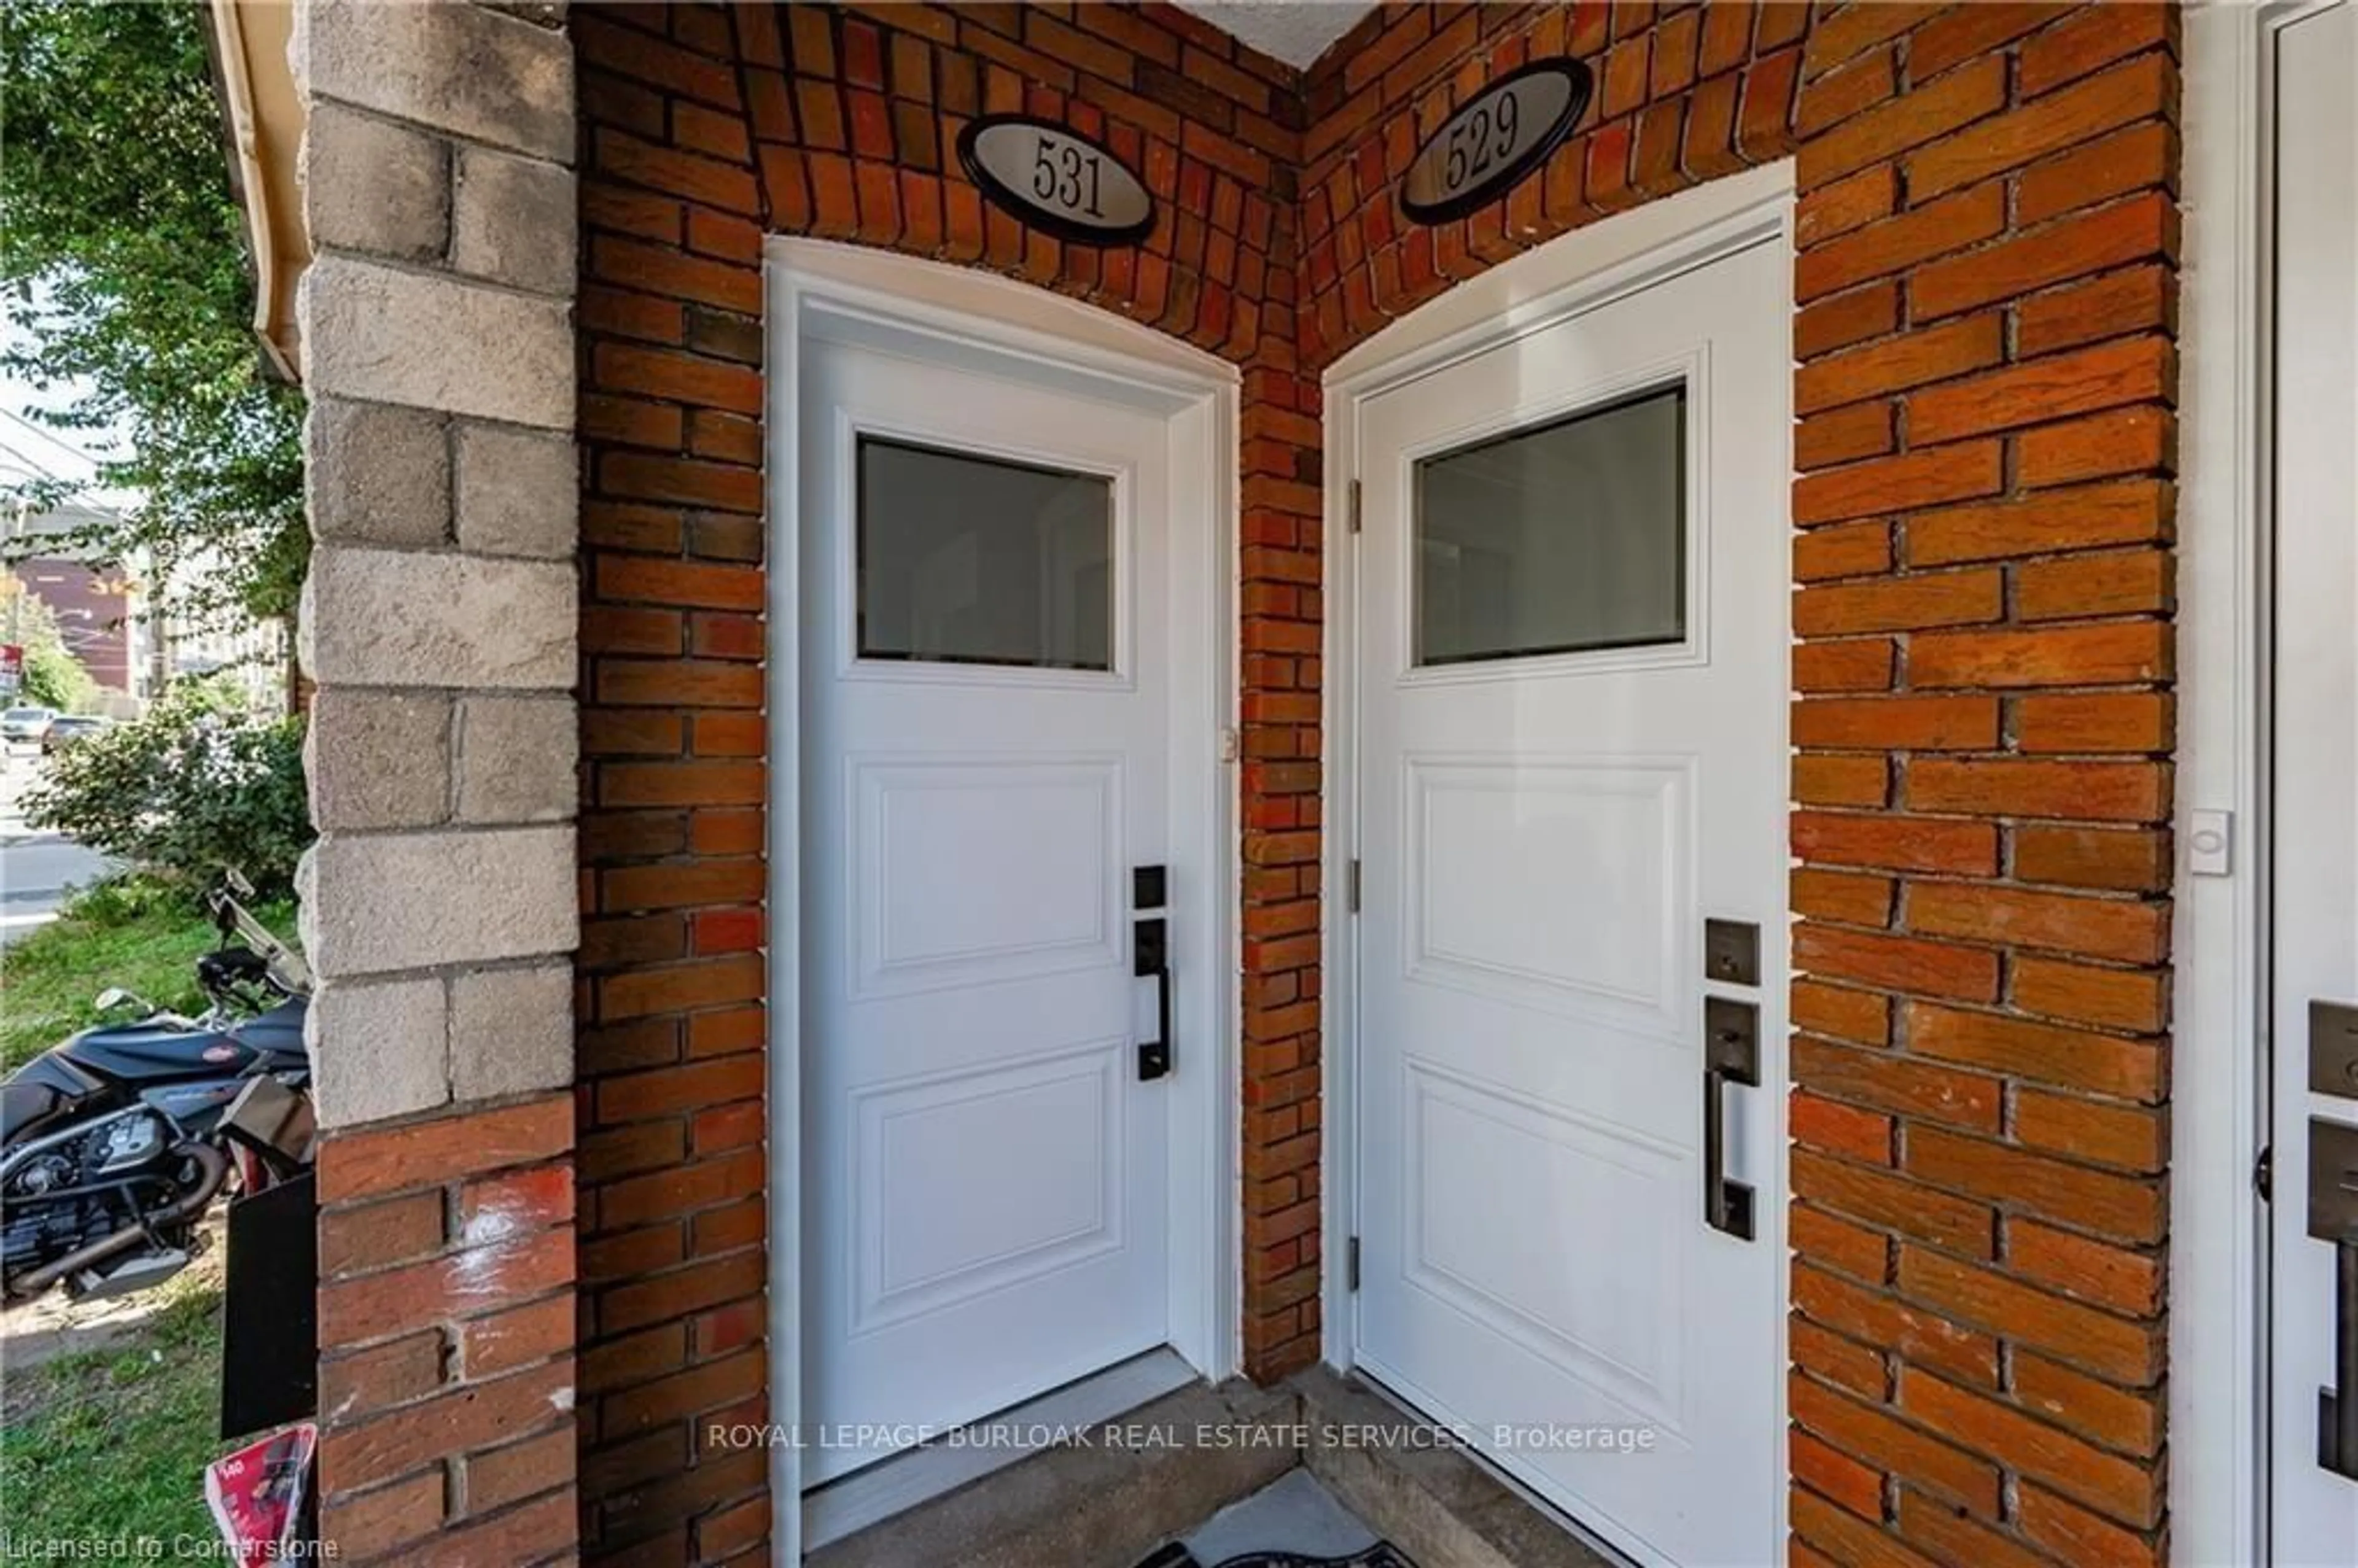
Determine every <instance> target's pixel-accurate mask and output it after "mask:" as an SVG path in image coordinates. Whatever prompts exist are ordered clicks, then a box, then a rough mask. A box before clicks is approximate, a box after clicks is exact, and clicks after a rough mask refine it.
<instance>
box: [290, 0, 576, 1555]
mask: <svg viewBox="0 0 2358 1568" xmlns="http://www.w3.org/2000/svg"><path fill="white" fill-rule="evenodd" d="M290 54H291V59H292V64H293V67H294V71H295V77H296V81H297V89H298V91H299V92H300V93H301V95H302V97H303V100H304V103H305V106H306V111H307V115H308V120H307V128H306V133H305V137H304V145H303V151H302V157H301V165H300V169H301V176H302V182H303V191H304V195H303V211H304V220H305V223H306V227H307V229H308V234H309V238H310V242H311V245H312V259H311V263H310V265H309V268H308V271H307V273H306V275H305V277H304V281H303V285H302V288H301V292H300V297H299V300H298V305H297V326H298V330H299V332H300V339H301V366H302V373H303V379H304V384H305V386H306V389H307V391H308V393H309V395H310V399H311V406H310V414H309V417H308V422H307V425H306V427H305V433H304V437H305V455H306V459H307V466H308V507H309V514H310V520H311V529H312V535H313V546H314V547H313V556H312V564H311V575H310V578H309V580H308V582H307V584H306V585H305V589H304V595H303V606H302V614H301V637H300V643H299V647H298V654H299V657H300V659H301V661H302V664H303V666H304V669H305V671H306V673H307V674H308V676H310V677H311V679H312V680H313V681H314V682H315V683H317V697H316V701H315V706H314V708H313V714H312V724H311V730H310V738H309V743H308V748H309V749H308V772H309V776H310V787H311V804H312V810H313V815H314V816H315V819H316V820H317V822H318V825H319V834H320V837H319V844H318V846H317V847H316V848H315V849H313V850H312V852H311V854H310V855H309V856H308V858H307V860H306V862H305V864H304V867H303V870H302V873H301V877H300V892H301V894H302V917H301V918H302V926H303V936H304V940H305V943H306V945H307V947H308V951H309V954H310V957H311V961H312V965H313V968H314V969H315V970H316V972H317V973H318V975H319V995H318V998H317V1000H316V1003H315V1005H314V1007H313V1009H312V1012H311V1022H310V1045H311V1053H312V1058H313V1064H314V1067H315V1071H316V1081H317V1087H318V1096H319V1114H320V1119H321V1124H322V1126H323V1127H324V1128H325V1129H326V1130H327V1134H326V1140H325V1143H324V1146H323V1149H322V1152H321V1156H320V1195H321V1200H322V1204H323V1208H322V1211H321V1217H320V1258H321V1272H322V1279H321V1281H320V1354H321V1369H320V1370H321V1404H322V1410H321V1417H322V1422H323V1426H324V1432H323V1437H322V1449H321V1472H320V1482H321V1492H322V1519H321V1530H322V1535H323V1537H324V1538H326V1539H328V1540H330V1541H334V1543H335V1545H336V1547H337V1550H338V1552H339V1554H340V1555H341V1557H343V1558H344V1559H345V1560H348V1561H352V1560H357V1561H361V1562H367V1561H371V1560H373V1559H376V1558H379V1557H386V1558H390V1557H396V1556H399V1557H407V1556H412V1555H415V1554H416V1552H418V1551H420V1550H422V1549H427V1548H426V1541H427V1538H428V1537H433V1538H435V1545H434V1546H433V1547H432V1548H431V1549H430V1550H432V1551H433V1552H435V1553H436V1554H437V1555H453V1556H455V1557H462V1558H466V1559H468V1560H481V1561H487V1562H488V1561H503V1562H516V1563H524V1562H537V1561H540V1560H542V1559H543V1558H544V1557H548V1556H552V1555H564V1554H567V1553H568V1552H570V1550H571V1546H572V1543H573V1541H574V1540H575V1538H576V1527H575V1523H574V1516H575V1504H574V1487H573V1470H574V1459H573V1455H574V1452H575V1447H576V1444H575V1436H574V1433H573V1430H572V1414H571V1411H572V1404H573V1386H574V1381H575V1375H574V1356H573V1353H574V1341H575V1334H574V1322H573V1315H574V1314H573V1303H572V1298H571V1284H572V1281H573V1278H574V1237H573V1185H572V1183H573V1169H572V1162H571V1144H572V1116H571V1095H570V1087H571V1084H572V1081H573V1017H572V995H573V964H572V953H573V949H574V948H575V946H577V945H578V943H579V914H578V899H577V895H576V892H575V870H574V868H575V864H576V850H575V835H574V818H575V816H576V806H577V801H576V795H577V784H576V777H575V775H576V755H577V750H578V744H577V729H578V719H577V710H576V703H575V698H574V690H573V688H574V685H575V681H576V678H577V677H576V662H577V661H576V643H577V625H578V609H577V599H578V590H577V568H576V566H575V559H574V557H575V553H576V535H577V517H578V513H579V481H578V478H577V466H576V458H575V455H574V444H573V433H574V432H573V427H574V410H575V405H576V398H575V386H574V339H573V299H574V294H575V289H576V272H577V267H576V261H575V239H574V235H575V229H576V224H575V219H574V209H575V194H574V189H575V186H574V172H573V168H572V162H573V149H574V79H573V51H572V47H571V42H570V40H569V38H568V36H567V32H566V17H565V9H564V7H563V6H562V5H475V4H466V3H460V0H436V3H430V4H416V5H386V4H383V3H381V0H297V12H296V20H295V27H294V38H293V42H292V45H291V48H290Z"/></svg>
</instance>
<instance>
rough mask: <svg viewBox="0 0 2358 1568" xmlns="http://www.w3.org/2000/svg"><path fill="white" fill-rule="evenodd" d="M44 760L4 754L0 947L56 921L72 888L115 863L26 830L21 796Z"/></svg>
mask: <svg viewBox="0 0 2358 1568" xmlns="http://www.w3.org/2000/svg"><path fill="white" fill-rule="evenodd" d="M39 767H40V757H39V756H38V754H37V753H35V752H31V751H29V750H27V749H21V748H18V747H15V746H11V747H8V748H6V752H5V755H0V946H5V945H6V944H7V943H8V942H10V941H12V940H14V939H15V938H16V937H19V936H22V935H25V934H26V933H27V932H28V931H33V930H37V929H38V928H39V927H40V926H42V925H47V924H48V923H49V921H50V920H52V919H54V918H56V916H57V911H58V905H59V904H60V903H64V902H65V898H66V893H67V891H68V890H69V889H70V888H76V887H82V886H86V885H87V884H89V883H91V882H94V881H97V880H98V879H99V878H100V877H102V876H104V875H105V874H106V872H107V871H108V870H109V869H110V867H111V865H112V862H110V861H109V860H107V858H106V857H105V856H103V855H102V854H100V853H98V852H97V851H96V850H94V849H84V848H82V846H81V845H80V844H77V843H75V842H74V841H73V840H72V839H70V838H64V837H62V836H60V835H59V834H55V833H36V832H34V831H33V830H32V829H30V828H29V827H26V825H25V819H24V816H22V814H21V806H20V805H19V801H18V797H19V796H20V795H23V793H24V790H25V786H26V785H27V784H31V783H32V782H33V779H34V776H35V774H36V773H37V772H38V769H39Z"/></svg>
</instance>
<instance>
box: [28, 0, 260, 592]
mask: <svg viewBox="0 0 2358 1568" xmlns="http://www.w3.org/2000/svg"><path fill="white" fill-rule="evenodd" d="M204 26H205V21H204V14H203V9H202V6H201V5H200V0H7V3H6V5H5V7H0V148H5V178H6V200H5V203H0V287H5V288H6V290H7V292H8V294H9V295H10V296H11V303H10V311H9V315H10V325H11V327H12V329H13V330H12V332H11V334H10V341H9V343H8V344H7V346H6V350H5V352H0V368H5V370H6V371H8V372H9V373H12V374H14V375H16V376H17V377H18V378H20V379H23V380H27V381H29V382H31V383H33V384H36V385H37V386H42V387H51V386H55V385H57V384H61V383H64V384H77V385H81V386H86V388H87V391H86V393H85V394H84V395H81V397H80V398H79V400H78V401H75V402H74V403H72V404H71V405H70V407H69V408H68V409H67V410H65V411H64V412H63V413H61V414H59V415H57V416H54V418H55V422H56V423H58V424H59V426H61V427H66V428H81V429H103V428H110V427H121V428H122V429H123V431H124V435H125V437H126V441H125V443H124V444H125V446H126V447H127V452H126V454H125V455H123V456H121V457H119V458H117V459H115V460H110V461H107V462H105V463H104V464H103V466H102V470H101V472H100V473H99V475H98V478H97V483H98V484H100V485H102V486H106V487H110V488H114V489H120V490H129V491H137V492H143V493H144V494H145V496H146V500H145V501H144V502H143V503H141V504H139V505H138V506H137V507H136V508H135V509H134V510H133V511H132V512H131V514H129V515H128V516H126V517H125V518H124V519H123V520H122V521H121V522H120V523H119V524H107V525H105V526H106V528H107V535H106V536H104V537H103V538H100V539H97V540H94V541H92V543H94V544H96V545H98V546H100V547H101V548H102V549H103V550H104V551H106V552H107V553H109V554H114V555H118V556H119V555H127V554H128V553H129V552H130V551H132V550H133V549H135V548H145V549H146V550H148V551H150V552H152V553H153V554H154V555H155V557H157V560H158V562H159V563H160V564H161V565H162V566H163V567H164V568H167V569H170V568H175V567H178V568H179V571H180V573H181V576H182V578H183V579H185V580H186V581H188V582H189V585H190V586H188V587H187V588H186V589H184V591H186V593H187V594H188V596H189V598H190V599H191V600H194V601H195V603H194V604H193V606H192V608H194V609H196V610H198V611H203V610H206V609H226V608H228V607H230V606H231V605H236V606H238V607H241V608H243V609H244V610H246V611H248V612H250V613H254V614H260V615H281V614H285V613H287V612H288V611H291V610H292V608H293V605H294V599H295V593H296V589H297V587H298V586H299V584H300V582H301V579H302V573H303V564H304V554H305V551H304V541H305V535H304V530H303V502H302V442H301V429H300V422H301V409H302V403H301V395H300V394H299V393H297V391H296V390H295V389H293V388H291V387H288V386H285V385H281V384H276V383H275V382H273V381H271V380H270V379H268V377H267V376H266V375H265V373H264V370H263V368H262V362H261V358H260V355H259V352H258V351H257V348H256V345H255V342H254V335H253V331H252V322H253V319H254V286H253V283H252V280H251V278H250V277H249V276H248V271H247V265H246V261H245V255H244V250H243V239H242V237H241V236H242V234H243V218H242V216H241V214H240V212H239V211H238V208H237V204H236V202H235V200H233V197H232V194H231V190H230V183H229V163H228V158H227V155H226V153H225V151H224V149H223V145H222V133H221V112H220V108H219V106H218V105H217V104H216V103H215V102H214V99H213V94H212V86H211V78H210V75H209V72H208V67H207V63H206V58H205V44H204ZM41 488H42V490H44V491H45V492H44V493H36V494H34V495H32V496H31V497H29V499H32V500H33V501H35V502H36V503H38V504H42V505H54V504H56V503H58V502H59V500H61V499H63V496H62V495H61V494H59V493H58V487H56V486H54V485H48V486H44V487H41Z"/></svg>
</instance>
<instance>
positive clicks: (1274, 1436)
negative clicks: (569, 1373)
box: [705, 1421, 1657, 1454]
mask: <svg viewBox="0 0 2358 1568" xmlns="http://www.w3.org/2000/svg"><path fill="white" fill-rule="evenodd" d="M705 1441H706V1443H707V1444H709V1445H711V1446H713V1447H715V1448H799V1449H849V1450H854V1451H860V1452H867V1451H871V1450H877V1449H893V1450H897V1449H910V1448H983V1449H1020V1450H1031V1449H1037V1448H1105V1449H1129V1450H1152V1449H1180V1448H1214V1449H1237V1448H1298V1449H1309V1448H1314V1447H1318V1448H1360V1449H1390V1450H1411V1451H1412V1450H1418V1449H1437V1448H1470V1447H1474V1446H1476V1444H1479V1445H1480V1446H1482V1447H1484V1448H1487V1449H1488V1450H1490V1451H1493V1452H1496V1451H1499V1450H1506V1451H1509V1452H1513V1453H1524V1454H1534V1453H1555V1454H1566V1453H1591V1454H1648V1453H1651V1452H1652V1451H1653V1450H1654V1448H1655V1446H1656V1442H1657V1437H1656V1433H1655V1429H1654V1428H1652V1427H1650V1426H1623V1425H1610V1424H1604V1423H1585V1424H1584V1423H1572V1422H1531V1423H1528V1424H1507V1425H1498V1426H1493V1427H1487V1428H1481V1429H1476V1428H1475V1427H1471V1426H1467V1425H1464V1424H1461V1423H1455V1422H1424V1421H1403V1422H1322V1423H1312V1422H1293V1423H1283V1422H1195V1423H1182V1422H1108V1423H1104V1424H1100V1425H1094V1426H1083V1425H1067V1424H1061V1423H1058V1422H1020V1421H995V1422H977V1423H976V1424H974V1425H970V1426H959V1427H951V1428H946V1429H941V1428H935V1427H930V1426H925V1425H922V1424H917V1423H893V1422H843V1423H840V1424H835V1425H822V1426H806V1427H787V1426H781V1425H778V1424H775V1423H773V1422H715V1423H713V1424H712V1425H711V1426H709V1427H708V1428H707V1429H706V1432H705Z"/></svg>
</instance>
